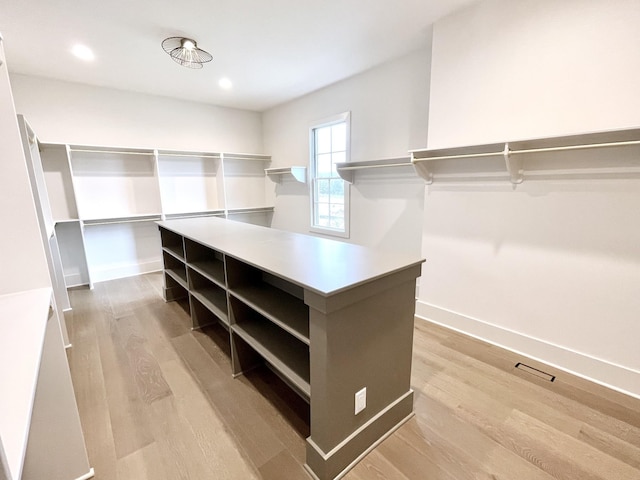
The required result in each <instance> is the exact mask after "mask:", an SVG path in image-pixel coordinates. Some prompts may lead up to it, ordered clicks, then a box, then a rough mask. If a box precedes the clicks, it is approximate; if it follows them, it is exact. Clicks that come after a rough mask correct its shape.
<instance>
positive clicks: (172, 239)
mask: <svg viewBox="0 0 640 480" xmlns="http://www.w3.org/2000/svg"><path fill="white" fill-rule="evenodd" d="M160 240H161V242H162V249H163V250H164V251H166V252H169V253H170V254H172V255H174V256H175V257H177V258H179V259H181V260H182V261H184V258H185V256H184V245H183V243H182V237H181V236H180V235H178V234H176V233H173V232H172V231H170V230H165V229H164V228H161V229H160Z"/></svg>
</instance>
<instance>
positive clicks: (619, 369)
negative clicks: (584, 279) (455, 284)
mask: <svg viewBox="0 0 640 480" xmlns="http://www.w3.org/2000/svg"><path fill="white" fill-rule="evenodd" d="M416 317H418V318H420V319H421V320H425V321H428V322H432V323H435V324H437V325H441V326H443V327H446V328H450V329H451V330H455V331H457V332H460V333H463V334H465V335H469V336H471V337H474V338H477V339H479V340H482V341H485V342H487V343H490V344H492V345H496V346H498V347H500V348H504V349H506V350H509V351H511V352H514V353H517V354H519V355H525V356H527V357H529V358H532V359H533V360H536V361H539V362H542V363H545V364H547V365H550V366H552V367H554V368H557V369H559V370H563V371H565V372H567V373H570V374H572V375H576V376H578V377H580V378H584V379H586V380H589V381H591V382H594V383H597V384H599V385H602V386H604V387H607V388H610V389H612V390H615V391H617V392H620V393H624V394H626V395H629V396H631V397H634V398H638V399H640V371H637V370H634V369H631V368H628V367H625V366H622V365H617V364H614V363H612V362H609V361H606V360H602V359H600V358H596V357H593V356H591V355H588V354H585V353H582V352H577V351H575V350H572V349H570V348H568V347H563V346H561V345H556V344H553V343H550V342H547V341H545V340H540V339H538V338H534V337H531V336H528V335H524V334H522V333H519V332H516V331H514V330H510V329H508V328H505V327H501V326H499V325H494V324H491V323H489V322H486V321H483V320H479V319H476V318H473V317H469V316H466V315H462V314H460V313H457V312H452V311H450V310H447V309H444V308H441V307H438V306H435V305H432V304H429V303H427V302H423V301H421V300H418V301H417V302H416Z"/></svg>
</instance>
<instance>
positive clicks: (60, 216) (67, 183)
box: [40, 143, 79, 222]
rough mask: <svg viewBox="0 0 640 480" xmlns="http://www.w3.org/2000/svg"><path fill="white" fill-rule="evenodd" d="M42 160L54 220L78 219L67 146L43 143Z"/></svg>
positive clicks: (41, 149) (41, 145) (41, 147)
mask: <svg viewBox="0 0 640 480" xmlns="http://www.w3.org/2000/svg"><path fill="white" fill-rule="evenodd" d="M40 158H41V160H42V170H43V171H44V179H45V183H46V185H47V195H48V198H49V204H50V205H51V213H52V215H53V219H54V220H55V221H56V222H58V221H65V220H74V219H78V218H79V217H78V207H77V205H76V199H75V195H74V190H73V177H72V174H71V164H70V163H69V154H68V152H67V146H66V145H58V144H50V143H45V144H43V143H41V144H40Z"/></svg>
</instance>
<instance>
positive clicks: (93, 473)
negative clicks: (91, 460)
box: [76, 467, 95, 480]
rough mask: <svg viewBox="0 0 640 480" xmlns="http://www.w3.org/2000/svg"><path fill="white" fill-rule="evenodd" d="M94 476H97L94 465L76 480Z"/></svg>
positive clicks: (86, 479)
mask: <svg viewBox="0 0 640 480" xmlns="http://www.w3.org/2000/svg"><path fill="white" fill-rule="evenodd" d="M94 476H95V472H94V471H93V467H92V468H90V469H89V471H88V472H87V473H85V474H84V475H81V476H80V477H78V478H76V480H88V479H89V478H93V477H94Z"/></svg>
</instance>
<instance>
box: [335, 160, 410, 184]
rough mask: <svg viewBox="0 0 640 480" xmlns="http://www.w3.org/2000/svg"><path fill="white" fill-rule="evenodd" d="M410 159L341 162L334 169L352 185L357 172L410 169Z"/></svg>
mask: <svg viewBox="0 0 640 480" xmlns="http://www.w3.org/2000/svg"><path fill="white" fill-rule="evenodd" d="M411 166H412V163H411V157H396V158H385V159H380V160H367V161H364V162H342V163H336V169H337V171H338V175H340V177H341V178H342V179H343V180H345V181H347V182H349V183H353V182H354V180H355V177H354V174H355V172H356V171H357V170H368V169H373V168H395V167H411Z"/></svg>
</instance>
